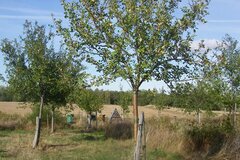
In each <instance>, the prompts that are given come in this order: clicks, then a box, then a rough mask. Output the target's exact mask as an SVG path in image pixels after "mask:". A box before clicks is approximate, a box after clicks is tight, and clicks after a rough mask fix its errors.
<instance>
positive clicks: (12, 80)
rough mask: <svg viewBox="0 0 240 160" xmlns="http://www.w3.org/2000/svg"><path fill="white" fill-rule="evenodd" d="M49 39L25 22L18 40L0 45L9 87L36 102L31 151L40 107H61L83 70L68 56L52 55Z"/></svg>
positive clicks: (36, 141)
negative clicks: (38, 105) (49, 105)
mask: <svg viewBox="0 0 240 160" xmlns="http://www.w3.org/2000/svg"><path fill="white" fill-rule="evenodd" d="M52 38H53V34H52V32H49V33H46V31H45V27H44V26H41V25H38V23H37V22H35V24H32V23H31V22H28V21H26V22H25V24H24V32H23V36H22V37H20V39H19V41H18V40H17V39H15V40H14V41H9V40H7V39H4V40H3V41H2V42H1V51H2V53H3V54H4V58H5V65H6V66H7V76H8V77H7V78H8V84H9V87H10V88H11V89H12V90H13V91H14V93H15V94H17V95H18V96H19V97H22V98H23V99H26V100H28V101H31V102H34V103H38V102H40V108H39V115H38V117H37V118H36V119H37V123H36V124H37V126H36V134H35V138H34V142H33V148H35V147H36V146H37V145H38V142H39V138H40V130H41V118H42V110H43V106H44V104H54V106H55V105H60V104H61V105H65V104H66V103H67V102H68V96H69V95H70V94H71V91H72V89H73V88H74V86H75V85H76V84H77V83H78V80H79V75H81V72H80V71H81V70H82V69H83V68H82V66H81V65H80V64H81V63H80V61H79V60H78V61H79V62H78V63H74V59H73V56H72V54H71V53H70V54H67V53H66V52H55V51H54V46H53V45H52V44H53V42H51V41H52Z"/></svg>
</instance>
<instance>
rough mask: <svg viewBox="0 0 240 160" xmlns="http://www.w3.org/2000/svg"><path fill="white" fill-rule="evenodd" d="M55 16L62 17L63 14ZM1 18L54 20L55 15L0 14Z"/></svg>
mask: <svg viewBox="0 0 240 160" xmlns="http://www.w3.org/2000/svg"><path fill="white" fill-rule="evenodd" d="M54 18H62V16H54ZM0 19H32V20H52V19H53V17H52V16H51V15H49V16H29V15H24V16H18V15H0Z"/></svg>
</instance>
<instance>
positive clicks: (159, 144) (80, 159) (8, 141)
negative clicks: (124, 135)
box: [0, 102, 226, 160]
mask: <svg viewBox="0 0 240 160" xmlns="http://www.w3.org/2000/svg"><path fill="white" fill-rule="evenodd" d="M115 108H116V109H117V110H118V111H119V113H120V115H122V114H123V113H122V110H121V107H120V106H117V105H104V107H103V109H102V111H101V113H99V114H105V115H106V117H107V118H109V117H110V116H111V114H112V112H113V110H114V109H115ZM129 109H130V113H129V114H128V115H124V117H126V118H129V119H131V118H132V107H130V108H129ZM31 112H32V110H31V108H30V105H29V104H28V105H27V106H26V105H23V104H22V103H19V102H0V113H1V114H0V124H1V123H2V124H3V125H12V126H14V125H17V124H18V123H19V118H20V117H23V119H24V117H27V115H28V114H29V113H31ZM61 112H62V113H65V112H66V111H65V110H61ZM141 112H144V113H145V117H146V139H147V159H148V160H185V159H186V160H192V159H195V160H203V159H204V158H202V157H204V156H205V155H201V154H196V155H195V152H194V153H193V154H192V153H189V152H188V150H189V149H190V150H191V147H189V145H191V143H188V140H186V132H185V131H186V130H185V129H186V128H187V127H188V125H189V124H190V125H191V124H192V122H193V121H195V122H196V116H195V114H194V113H192V114H189V113H185V112H184V111H182V110H181V109H178V108H166V109H164V110H162V111H161V112H159V111H158V110H157V109H156V108H154V107H153V106H144V107H143V106H140V107H139V114H140V113H141ZM71 113H73V114H74V119H75V122H77V123H76V125H74V126H73V127H64V128H58V129H57V130H56V132H55V133H53V134H51V133H50V132H49V129H47V127H46V126H43V128H42V135H41V139H40V146H39V147H38V148H37V149H32V147H31V145H32V140H33V136H34V124H30V127H24V126H26V125H29V123H25V122H23V123H22V122H21V121H20V122H21V125H22V126H23V128H21V127H20V128H18V127H17V128H14V129H10V130H1V128H0V160H14V159H20V160H21V159H22V160H32V159H39V160H55V159H56V160H59V159H73V160H75V159H76V160H113V159H114V160H130V159H133V152H134V140H133V139H128V140H115V139H111V138H110V139H109V138H106V137H105V135H104V130H98V131H96V132H90V133H89V132H85V131H83V128H84V126H83V125H82V124H84V123H86V119H84V118H82V117H85V116H86V113H85V112H84V111H82V110H80V109H79V108H78V107H76V106H75V107H74V109H73V110H72V111H71ZM214 113H215V116H214V118H220V117H221V116H222V115H224V114H226V113H224V112H220V111H219V112H214ZM2 115H3V116H2ZM6 115H13V116H12V117H11V116H9V117H10V118H9V117H8V116H6ZM1 116H2V117H1ZM4 116H6V118H4ZM78 119H79V120H80V121H81V122H80V121H79V120H78ZM202 119H203V120H204V119H207V114H205V113H203V114H202ZM211 119H212V117H211ZM8 120H9V121H12V124H11V123H10V122H9V123H8V122H7V121H8ZM78 122H80V123H81V124H80V123H78ZM99 123H100V122H99ZM79 124H80V125H79ZM75 126H76V127H75ZM204 154H205V153H204ZM217 159H219V158H217ZM214 160H215V159H214Z"/></svg>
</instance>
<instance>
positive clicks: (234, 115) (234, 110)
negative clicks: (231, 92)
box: [233, 103, 237, 129]
mask: <svg viewBox="0 0 240 160" xmlns="http://www.w3.org/2000/svg"><path fill="white" fill-rule="evenodd" d="M236 112H237V103H235V104H234V108H233V127H234V129H236V127H237V116H236Z"/></svg>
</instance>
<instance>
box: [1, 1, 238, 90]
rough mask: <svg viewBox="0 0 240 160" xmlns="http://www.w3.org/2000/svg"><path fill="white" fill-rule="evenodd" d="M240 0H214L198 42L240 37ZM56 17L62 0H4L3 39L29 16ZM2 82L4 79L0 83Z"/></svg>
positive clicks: (45, 19) (112, 86)
mask: <svg viewBox="0 0 240 160" xmlns="http://www.w3.org/2000/svg"><path fill="white" fill-rule="evenodd" d="M183 1H184V0H183ZM239 8H240V0H211V3H210V5H209V15H208V16H207V17H206V19H207V21H208V23H207V24H200V25H199V27H198V28H199V29H198V31H197V37H196V39H195V40H196V43H195V44H197V42H198V41H199V40H201V39H204V40H205V41H206V43H207V45H209V46H210V47H214V46H215V45H216V43H215V41H219V40H221V39H222V37H223V36H224V35H225V34H230V35H231V36H233V37H234V38H235V39H237V40H240V9H239ZM52 13H53V14H54V15H55V17H62V16H63V9H62V6H61V4H60V1H59V0H0V39H3V38H8V39H13V38H16V37H18V36H19V35H20V34H22V29H23V28H22V27H23V23H24V22H25V20H26V19H28V20H31V21H35V20H37V21H38V22H39V23H40V24H44V25H46V24H52V17H51V14H52ZM4 72H5V67H4V65H3V55H2V54H1V53H0V74H3V75H4ZM0 84H1V83H0ZM120 86H122V87H123V89H124V90H129V89H130V87H129V85H128V83H127V82H124V81H121V80H120V79H118V80H117V82H115V83H112V84H110V85H107V86H101V87H99V88H100V89H109V90H119V88H120ZM162 87H166V86H165V85H164V84H163V83H162V82H156V81H151V82H145V83H143V85H142V86H141V89H152V88H157V89H161V88H162Z"/></svg>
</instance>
